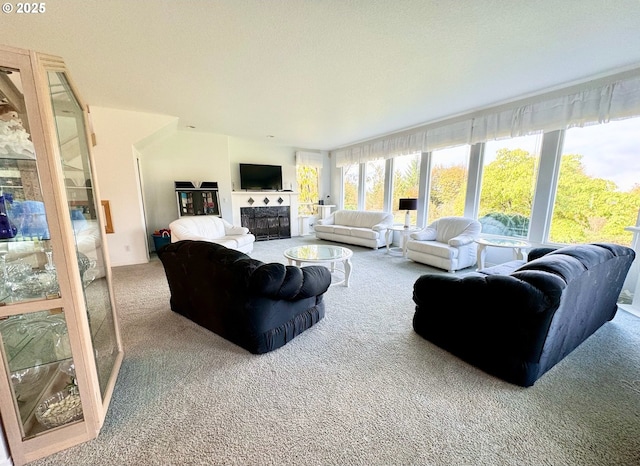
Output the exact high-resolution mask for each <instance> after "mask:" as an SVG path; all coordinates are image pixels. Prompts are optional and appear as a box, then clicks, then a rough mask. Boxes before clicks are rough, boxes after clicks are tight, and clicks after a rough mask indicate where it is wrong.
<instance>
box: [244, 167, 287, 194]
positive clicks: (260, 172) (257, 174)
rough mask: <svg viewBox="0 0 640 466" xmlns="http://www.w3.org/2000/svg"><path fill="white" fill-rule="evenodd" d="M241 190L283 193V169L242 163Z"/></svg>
mask: <svg viewBox="0 0 640 466" xmlns="http://www.w3.org/2000/svg"><path fill="white" fill-rule="evenodd" d="M240 188H241V189H246V190H249V191H261V190H270V191H282V167H281V166H280V165H257V164H251V163H241V164H240Z"/></svg>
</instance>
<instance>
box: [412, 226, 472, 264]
mask: <svg viewBox="0 0 640 466" xmlns="http://www.w3.org/2000/svg"><path fill="white" fill-rule="evenodd" d="M481 231H482V225H481V224H480V222H478V221H477V220H474V219H472V218H466V217H442V218H440V219H438V220H436V221H435V222H433V223H432V224H430V225H429V226H428V227H427V228H425V229H423V230H420V231H418V232H415V233H411V235H410V236H409V240H408V241H407V244H406V249H407V257H408V258H409V259H411V260H413V261H416V262H421V263H423V264H427V265H431V266H433V267H437V268H439V269H444V270H447V271H449V272H455V271H456V270H460V269H464V268H466V267H471V266H472V265H475V264H476V259H477V256H476V252H477V250H478V245H477V244H476V243H475V240H476V239H477V238H478V237H479V236H480V232H481Z"/></svg>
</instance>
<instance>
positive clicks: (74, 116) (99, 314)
mask: <svg viewBox="0 0 640 466" xmlns="http://www.w3.org/2000/svg"><path fill="white" fill-rule="evenodd" d="M47 77H48V80H49V89H50V93H51V105H52V108H53V115H54V122H55V127H56V131H57V136H58V144H59V148H60V164H61V167H62V172H63V173H64V176H65V189H66V192H67V200H68V201H67V202H68V206H69V215H70V217H71V222H72V225H73V233H74V238H75V245H76V252H77V256H78V265H79V268H80V273H81V278H82V283H83V285H84V287H83V291H84V297H85V302H86V307H87V317H88V320H89V327H90V329H91V338H92V341H93V348H94V353H95V361H96V367H97V369H98V380H99V383H100V391H101V393H102V395H103V396H104V395H105V390H106V387H107V383H108V381H109V377H110V375H111V372H112V370H113V367H114V364H115V361H116V357H117V354H118V351H117V342H116V329H115V322H114V319H113V308H112V303H111V298H110V293H109V284H108V282H107V270H106V266H105V257H104V248H103V247H102V236H103V235H102V232H103V231H104V226H103V225H102V223H101V221H100V219H101V217H100V216H99V215H98V209H99V208H101V205H99V204H98V203H97V202H96V197H95V195H94V191H93V186H94V183H93V179H92V171H91V162H92V161H91V159H90V156H89V143H88V140H87V131H86V128H85V120H84V114H83V111H82V107H81V106H80V104H79V103H78V101H77V99H76V98H75V95H74V94H73V92H72V90H71V86H70V85H69V82H68V81H67V78H66V76H65V74H64V73H61V72H52V71H50V72H48V73H47Z"/></svg>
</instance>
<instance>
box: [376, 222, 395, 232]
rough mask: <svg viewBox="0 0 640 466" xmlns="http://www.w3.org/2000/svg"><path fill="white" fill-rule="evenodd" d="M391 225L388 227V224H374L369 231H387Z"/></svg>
mask: <svg viewBox="0 0 640 466" xmlns="http://www.w3.org/2000/svg"><path fill="white" fill-rule="evenodd" d="M390 226H391V225H389V224H388V223H386V222H385V223H376V224H375V225H374V226H372V227H371V229H372V230H373V231H387V230H388V229H389V227H390Z"/></svg>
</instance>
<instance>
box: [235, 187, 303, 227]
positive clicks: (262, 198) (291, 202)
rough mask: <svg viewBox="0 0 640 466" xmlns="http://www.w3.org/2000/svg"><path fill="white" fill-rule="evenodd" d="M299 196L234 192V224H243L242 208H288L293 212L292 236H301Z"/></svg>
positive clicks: (279, 193)
mask: <svg viewBox="0 0 640 466" xmlns="http://www.w3.org/2000/svg"><path fill="white" fill-rule="evenodd" d="M298 195H299V193H297V192H291V191H233V192H232V193H231V207H232V209H233V224H234V225H240V224H241V221H242V220H241V217H240V209H241V208H242V207H279V206H288V207H290V211H291V222H290V223H291V236H300V228H299V221H298Z"/></svg>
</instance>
